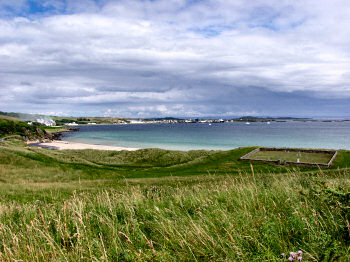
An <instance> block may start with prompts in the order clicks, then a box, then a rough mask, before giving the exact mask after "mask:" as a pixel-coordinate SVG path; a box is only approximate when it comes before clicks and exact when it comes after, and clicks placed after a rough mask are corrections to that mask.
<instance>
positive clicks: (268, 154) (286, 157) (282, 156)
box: [249, 151, 333, 164]
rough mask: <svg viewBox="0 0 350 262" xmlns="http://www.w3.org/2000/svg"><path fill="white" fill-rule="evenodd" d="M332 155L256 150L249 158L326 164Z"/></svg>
mask: <svg viewBox="0 0 350 262" xmlns="http://www.w3.org/2000/svg"><path fill="white" fill-rule="evenodd" d="M332 157H333V154H329V153H310V152H292V151H258V152H257V153H255V154H253V155H251V156H250V157H249V158H250V159H261V160H272V161H276V160H281V161H282V162H284V161H288V162H297V160H298V159H299V161H300V162H303V163H316V164H328V162H329V161H330V160H331V158H332Z"/></svg>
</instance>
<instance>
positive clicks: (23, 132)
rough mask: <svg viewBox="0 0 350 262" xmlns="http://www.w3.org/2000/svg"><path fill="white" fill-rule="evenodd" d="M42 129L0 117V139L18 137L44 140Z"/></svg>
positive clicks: (14, 119)
mask: <svg viewBox="0 0 350 262" xmlns="http://www.w3.org/2000/svg"><path fill="white" fill-rule="evenodd" d="M43 130H44V128H43V127H42V126H40V125H28V124H27V123H26V122H23V121H20V120H17V119H16V118H13V117H8V116H1V117H0V138H3V137H6V136H11V135H19V136H22V137H24V138H28V139H35V138H44V137H45V132H44V131H43Z"/></svg>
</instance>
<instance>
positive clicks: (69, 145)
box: [27, 140, 139, 151]
mask: <svg viewBox="0 0 350 262" xmlns="http://www.w3.org/2000/svg"><path fill="white" fill-rule="evenodd" d="M27 144H28V145H31V144H35V145H36V146H39V147H48V148H54V149H59V150H66V149H72V150H76V149H96V150H113V151H122V150H127V151H135V150H138V149H139V148H129V147H119V146H105V145H92V144H84V143H76V142H68V141H60V140H53V141H50V142H43V143H40V142H38V141H31V142H28V143H27Z"/></svg>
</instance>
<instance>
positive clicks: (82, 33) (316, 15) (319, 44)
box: [0, 0, 350, 114]
mask: <svg viewBox="0 0 350 262" xmlns="http://www.w3.org/2000/svg"><path fill="white" fill-rule="evenodd" d="M17 3H18V4H14V5H13V6H12V7H11V8H12V9H13V10H20V9H21V7H22V8H24V7H23V6H25V4H24V2H17ZM43 3H46V5H48V4H49V2H45V1H43ZM84 3H85V2H84ZM50 4H51V7H54V8H56V9H57V10H56V11H57V12H54V11H52V10H51V11H50V13H49V14H46V15H42V16H40V15H35V16H32V15H31V14H28V15H27V18H23V17H17V16H14V17H12V18H8V16H5V18H2V19H1V20H0V32H1V35H0V77H1V80H0V90H1V94H0V98H1V99H2V100H3V101H2V102H0V105H1V106H2V107H4V108H5V109H6V107H8V108H11V105H13V104H14V103H17V104H18V106H20V105H23V106H24V105H26V106H28V105H30V104H31V103H32V104H33V108H34V107H35V106H37V105H34V104H38V103H39V104H46V106H47V107H51V106H52V107H57V104H61V105H68V104H69V108H70V109H71V110H74V105H77V106H78V105H82V104H85V105H91V106H92V107H91V111H95V110H96V108H94V107H96V106H97V105H98V106H99V107H100V108H103V107H104V104H109V105H110V104H113V103H115V104H118V103H131V105H130V106H139V107H140V108H147V110H149V111H150V112H152V110H153V111H157V112H159V113H160V114H167V113H169V114H170V113H176V114H178V113H179V112H180V111H176V110H174V111H172V110H171V107H172V106H174V105H179V104H180V105H182V106H183V107H184V109H183V113H186V112H187V111H188V112H193V113H198V114H201V112H200V111H198V110H203V108H202V106H203V105H204V104H205V103H207V104H208V103H210V105H211V106H210V108H211V109H212V110H213V112H207V111H206V110H204V111H203V113H204V114H210V113H212V114H215V113H216V112H215V111H216V110H215V108H217V107H215V103H218V101H221V102H219V104H220V105H219V106H222V107H223V108H224V109H225V110H226V111H225V110H223V111H222V112H221V114H225V113H228V112H257V111H256V110H257V109H256V108H253V107H252V106H251V105H249V106H248V105H247V104H241V107H242V108H243V111H242V110H236V109H235V110H232V104H230V102H229V101H230V99H229V98H232V99H231V100H235V101H236V103H238V102H239V99H236V98H235V97H234V96H239V94H241V93H245V94H246V95H249V92H250V91H249V90H250V89H251V90H256V88H258V89H259V90H261V92H263V93H264V95H265V96H269V95H270V94H272V93H276V94H283V93H285V94H291V95H293V94H294V93H298V94H299V93H300V92H302V93H303V96H305V97H308V98H309V99H311V100H312V99H324V98H332V99H344V98H346V99H350V82H349V81H350V59H349V58H350V57H349V55H350V45H349V44H350V26H349V25H350V17H349V16H348V14H349V13H350V3H349V2H348V1H345V0H344V1H341V0H336V1H332V3H330V2H329V1H326V0H323V1H314V0H309V1H302V2H301V1H277V0H269V1H249V2H247V1H232V2H228V1H210V0H209V1H199V2H193V3H191V4H189V2H188V1H181V0H172V1H118V2H117V1H106V3H105V4H102V3H101V4H100V5H98V4H96V3H93V1H89V3H88V4H86V5H83V2H82V1H68V2H67V4H66V6H62V2H61V1H54V2H51V3H50ZM4 5H10V1H7V2H4V3H2V6H4ZM0 9H1V4H0ZM24 9H25V8H24ZM62 9H66V10H68V13H70V14H59V13H60V10H62ZM1 14H2V12H0V15H1ZM243 90H244V91H243ZM4 99H7V101H9V103H8V104H7V103H6V102H4ZM242 100H244V99H242ZM311 100H310V101H311ZM251 101H254V97H253V96H252V100H251ZM275 102H276V103H279V101H275ZM135 103H138V105H134V104H135ZM152 103H154V104H155V105H153V104H152ZM225 103H226V104H225ZM345 103H347V102H345ZM53 104H54V105H55V106H53ZM157 106H158V107H160V108H157ZM163 106H164V107H163ZM161 108H163V110H160V109H161ZM165 108H170V109H169V110H168V109H167V110H165ZM193 108H196V109H193ZM192 109H193V110H192ZM48 110H52V111H57V108H48ZM254 110H255V111H254ZM141 111H142V110H141ZM219 111H220V110H219ZM258 111H259V110H258ZM101 112H102V111H101ZM259 112H261V113H264V111H261V110H260V111H259ZM180 113H181V112H180ZM266 113H268V110H267V111H266Z"/></svg>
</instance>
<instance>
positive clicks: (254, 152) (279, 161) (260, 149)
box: [239, 147, 338, 167]
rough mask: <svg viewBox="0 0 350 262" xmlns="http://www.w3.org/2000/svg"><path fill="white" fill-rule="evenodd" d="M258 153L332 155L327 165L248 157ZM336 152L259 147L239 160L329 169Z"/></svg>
mask: <svg viewBox="0 0 350 262" xmlns="http://www.w3.org/2000/svg"><path fill="white" fill-rule="evenodd" d="M259 151H283V152H304V153H320V154H333V156H332V158H331V159H330V161H329V162H328V163H327V164H323V163H306V162H293V161H281V160H266V159H251V158H250V156H252V155H254V154H256V153H257V152H259ZM337 154H338V151H334V150H318V149H297V148H270V147H259V148H257V149H254V150H253V151H251V152H249V153H248V154H245V155H244V156H242V157H240V158H239V159H240V160H249V161H257V162H267V163H274V164H278V165H281V164H284V165H299V166H315V167H317V166H322V167H330V166H331V165H332V163H333V161H334V159H335V158H336V156H337Z"/></svg>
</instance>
